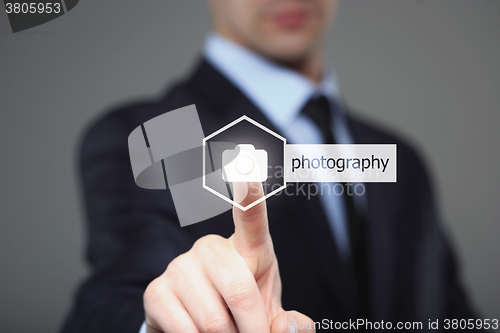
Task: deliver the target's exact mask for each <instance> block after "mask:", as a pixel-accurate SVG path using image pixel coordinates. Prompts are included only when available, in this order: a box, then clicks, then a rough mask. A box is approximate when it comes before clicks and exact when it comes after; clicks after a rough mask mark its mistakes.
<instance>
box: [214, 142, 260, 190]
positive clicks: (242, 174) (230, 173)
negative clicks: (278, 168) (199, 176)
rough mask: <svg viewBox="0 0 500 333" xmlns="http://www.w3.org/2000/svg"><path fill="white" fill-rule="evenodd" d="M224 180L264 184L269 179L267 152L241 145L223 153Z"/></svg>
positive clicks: (249, 145) (251, 146)
mask: <svg viewBox="0 0 500 333" xmlns="http://www.w3.org/2000/svg"><path fill="white" fill-rule="evenodd" d="M222 166H223V169H222V170H223V172H222V179H223V180H224V181H226V182H264V181H266V179H267V151H265V150H264V149H255V147H254V146H253V145H251V144H239V145H237V146H236V148H235V149H227V150H224V151H223V152H222Z"/></svg>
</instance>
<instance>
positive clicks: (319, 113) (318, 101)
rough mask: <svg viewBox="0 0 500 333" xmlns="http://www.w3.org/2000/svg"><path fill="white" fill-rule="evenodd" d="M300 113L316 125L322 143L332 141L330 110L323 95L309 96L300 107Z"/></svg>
mask: <svg viewBox="0 0 500 333" xmlns="http://www.w3.org/2000/svg"><path fill="white" fill-rule="evenodd" d="M301 113H302V114H303V115H305V116H307V117H309V119H311V120H312V121H313V122H314V124H315V125H316V126H317V127H318V129H319V130H320V132H321V135H322V137H323V140H324V143H334V138H333V133H332V132H331V129H330V126H331V124H332V112H331V109H330V103H329V102H328V100H327V99H326V97H325V96H318V97H313V98H311V99H310V100H309V101H308V102H307V103H306V105H304V107H303V108H302V111H301Z"/></svg>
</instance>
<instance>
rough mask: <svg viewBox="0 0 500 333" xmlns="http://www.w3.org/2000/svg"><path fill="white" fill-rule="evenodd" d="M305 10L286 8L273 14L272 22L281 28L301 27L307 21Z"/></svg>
mask: <svg viewBox="0 0 500 333" xmlns="http://www.w3.org/2000/svg"><path fill="white" fill-rule="evenodd" d="M307 17H308V15H307V12H306V11H303V10H288V11H283V12H280V13H277V14H275V15H273V17H272V19H273V22H274V23H275V24H276V25H278V26H279V27H280V28H283V29H294V28H300V27H302V26H303V25H304V24H305V23H306V21H307Z"/></svg>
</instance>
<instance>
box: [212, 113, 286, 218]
mask: <svg viewBox="0 0 500 333" xmlns="http://www.w3.org/2000/svg"><path fill="white" fill-rule="evenodd" d="M244 120H246V121H248V122H249V123H250V124H252V125H254V126H257V127H258V128H260V129H261V130H264V131H266V132H267V133H269V134H271V135H272V136H275V137H276V138H278V139H280V140H281V141H283V156H285V146H286V139H285V138H284V137H282V136H281V135H279V134H277V133H275V132H273V131H271V130H270V129H269V128H267V127H265V126H264V125H262V124H259V123H258V122H256V121H255V120H253V119H252V118H250V117H248V116H246V115H243V116H241V117H239V118H238V119H236V120H234V121H233V122H230V123H229V124H227V125H226V126H224V127H222V128H221V129H219V130H217V131H215V132H213V133H212V134H210V135H209V136H207V137H205V138H204V139H203V176H202V178H203V188H204V189H205V190H207V191H209V192H211V193H213V194H215V195H216V196H218V197H219V198H221V199H223V200H224V201H227V202H228V203H230V204H231V205H233V206H236V207H238V208H239V209H241V210H242V211H247V210H248V209H250V208H252V207H253V206H255V205H257V204H259V203H261V202H262V201H264V200H266V199H267V198H270V197H272V196H273V195H275V194H276V193H278V192H280V191H281V190H284V189H285V188H286V181H285V178H284V177H283V185H282V186H280V187H279V188H277V189H276V190H274V191H272V192H270V193H268V194H266V195H265V196H263V197H262V198H260V199H259V200H256V201H254V202H252V203H251V204H248V205H246V206H245V207H243V206H242V205H240V204H239V203H237V202H235V201H234V200H231V199H229V198H227V197H226V196H224V195H222V194H221V193H219V192H217V191H216V190H214V189H213V188H211V187H209V186H207V184H206V180H205V174H206V157H205V150H206V145H207V140H210V139H211V138H213V137H214V136H216V135H218V134H220V133H222V132H224V131H225V130H227V129H228V128H231V127H233V126H234V125H236V124H238V123H240V122H242V121H244Z"/></svg>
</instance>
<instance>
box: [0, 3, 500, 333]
mask: <svg viewBox="0 0 500 333" xmlns="http://www.w3.org/2000/svg"><path fill="white" fill-rule="evenodd" d="M209 29H210V19H209V14H208V10H207V6H206V3H205V2H204V1H180V0H178V1H159V0H158V1H153V0H149V1H136V0H134V1H132V0H126V1H125V0H120V1H117V0H116V1H109V0H108V1H97V0H86V1H81V2H80V3H79V4H78V5H77V6H76V7H75V9H73V10H72V11H71V12H69V13H68V14H67V15H64V16H62V17H60V18H59V19H56V20H54V21H52V22H49V23H47V24H44V25H42V26H40V27H37V28H34V29H31V30H28V31H26V32H23V33H18V34H12V33H11V32H10V28H9V26H8V23H7V20H6V14H5V13H4V12H3V10H2V11H1V12H0V60H1V62H0V115H1V116H0V156H1V159H0V161H1V163H0V195H1V196H0V214H1V215H0V332H30V331H36V332H54V331H56V330H57V329H58V328H59V326H60V323H61V321H62V319H63V316H64V315H65V313H66V312H67V311H68V308H69V305H70V302H71V298H72V294H73V293H74V291H75V287H76V285H77V283H78V282H80V281H81V280H82V278H83V277H84V276H85V274H86V268H85V264H84V261H83V244H84V237H85V233H84V232H85V227H84V218H83V214H82V207H81V203H80V195H79V190H78V182H77V179H76V172H75V147H76V146H77V142H78V138H79V136H80V135H81V133H82V130H83V128H84V126H85V125H86V124H87V123H88V122H89V120H91V119H93V118H94V117H96V116H97V115H98V114H99V113H101V112H102V111H103V110H105V109H108V108H109V107H111V106H113V105H117V104H121V103H123V102H126V101H130V100H133V99H136V98H138V97H146V98H149V97H154V96H157V95H158V94H160V93H161V92H163V91H164V89H165V88H166V86H167V82H171V80H173V79H175V78H178V77H180V76H181V75H182V73H185V71H186V70H188V69H189V67H190V65H191V64H192V62H193V61H194V59H195V56H196V55H197V54H198V52H199V50H200V46H201V44H202V42H203V39H204V36H205V34H206V32H207V31H208V30H209ZM499 33H500V1H496V0H474V1H472V0H447V1H444V0H435V1H400V0H391V1H388V0H378V1H357V0H356V1H353V0H349V1H344V2H343V3H342V4H341V8H340V12H339V15H338V18H337V21H336V23H335V26H334V28H333V30H332V33H331V34H330V36H329V38H328V45H329V52H330V59H331V60H332V61H333V62H334V64H335V65H336V67H337V70H338V72H339V77H340V82H341V87H342V90H343V93H344V95H345V97H346V99H347V101H348V102H349V104H350V105H351V106H353V107H355V108H356V109H358V110H360V112H362V113H363V114H365V115H366V116H368V117H370V118H374V119H376V120H377V121H378V122H380V123H383V124H386V125H388V126H389V127H392V128H396V129H398V131H400V132H402V133H404V134H405V135H406V136H407V137H409V138H410V139H412V140H413V141H415V142H416V143H417V144H418V145H419V147H420V148H421V150H422V151H423V152H424V154H425V155H426V157H427V158H428V159H427V160H428V163H429V165H430V167H431V168H432V170H433V174H434V176H435V179H436V182H435V184H436V188H437V193H438V195H439V199H440V203H441V204H442V205H441V207H442V212H443V215H444V216H445V218H446V227H447V229H448V231H449V233H450V234H451V236H452V238H453V240H454V241H455V243H456V248H457V250H458V253H459V255H460V256H461V259H462V261H461V262H462V268H463V272H464V278H465V282H466V284H467V286H468V287H469V290H470V291H471V296H472V298H473V301H474V303H475V304H476V305H477V307H478V308H479V309H480V310H481V311H482V314H483V315H484V317H486V318H499V317H500V299H499V296H500V285H499V283H498V281H499V280H500V268H499V265H498V263H499V259H498V258H499V257H500V245H499V243H498V237H499V235H500V224H499V223H498V216H499V213H500V212H499V209H500V205H499V198H500V186H499V185H500V184H499V183H500V181H499V180H500V176H499V171H498V166H499V165H500V159H499V148H500V147H499V142H500V134H499V131H498V127H499V125H500V113H499V111H500V110H499V108H500V66H499V60H500V38H499V36H500V35H499Z"/></svg>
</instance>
